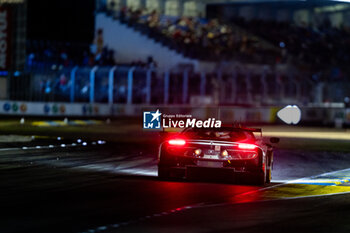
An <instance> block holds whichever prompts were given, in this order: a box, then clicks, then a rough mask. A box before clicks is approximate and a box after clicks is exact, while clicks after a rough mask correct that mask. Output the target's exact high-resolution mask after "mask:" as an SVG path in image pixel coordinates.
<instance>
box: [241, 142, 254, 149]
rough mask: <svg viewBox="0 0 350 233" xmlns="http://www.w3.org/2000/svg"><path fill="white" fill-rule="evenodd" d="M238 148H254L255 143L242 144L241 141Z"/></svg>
mask: <svg viewBox="0 0 350 233" xmlns="http://www.w3.org/2000/svg"><path fill="white" fill-rule="evenodd" d="M238 148H239V149H246V150H253V149H255V148H256V145H254V144H243V143H240V144H238Z"/></svg>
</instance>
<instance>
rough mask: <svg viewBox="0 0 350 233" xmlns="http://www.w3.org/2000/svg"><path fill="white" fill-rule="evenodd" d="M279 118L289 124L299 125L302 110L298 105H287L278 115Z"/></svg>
mask: <svg viewBox="0 0 350 233" xmlns="http://www.w3.org/2000/svg"><path fill="white" fill-rule="evenodd" d="M277 116H278V118H280V119H281V120H282V121H283V122H285V123H287V124H289V125H290V124H294V125H296V124H298V123H299V121H300V119H301V110H300V108H299V107H298V106H296V105H287V106H286V107H284V108H282V109H281V110H279V111H278V113H277Z"/></svg>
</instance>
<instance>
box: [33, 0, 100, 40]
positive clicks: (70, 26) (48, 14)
mask: <svg viewBox="0 0 350 233" xmlns="http://www.w3.org/2000/svg"><path fill="white" fill-rule="evenodd" d="M94 8H95V0H49V1H48V0H28V22H27V37H28V39H30V40H33V39H35V40H55V41H65V42H78V43H90V42H91V41H92V40H93V34H94V10H95V9H94Z"/></svg>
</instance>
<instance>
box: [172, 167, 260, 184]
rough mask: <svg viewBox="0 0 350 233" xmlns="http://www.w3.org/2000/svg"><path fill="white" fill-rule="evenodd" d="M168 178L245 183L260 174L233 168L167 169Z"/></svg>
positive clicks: (257, 171)
mask: <svg viewBox="0 0 350 233" xmlns="http://www.w3.org/2000/svg"><path fill="white" fill-rule="evenodd" d="M168 169H169V172H170V173H169V174H170V177H177V178H187V179H192V180H193V179H195V180H198V179H204V180H223V181H235V182H236V181H237V182H239V181H246V180H247V179H248V180H250V179H254V178H255V177H256V175H257V174H259V173H262V172H263V171H262V170H261V169H250V170H249V171H248V170H246V169H244V168H237V167H236V168H235V167H221V168H215V167H199V166H193V165H189V166H184V167H169V168H168Z"/></svg>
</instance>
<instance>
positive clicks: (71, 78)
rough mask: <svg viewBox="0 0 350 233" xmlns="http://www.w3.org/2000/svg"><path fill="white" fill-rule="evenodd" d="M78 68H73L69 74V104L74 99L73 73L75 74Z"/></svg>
mask: <svg viewBox="0 0 350 233" xmlns="http://www.w3.org/2000/svg"><path fill="white" fill-rule="evenodd" d="M77 69H78V66H76V67H74V68H73V69H72V71H71V72H70V102H71V103H73V102H74V98H75V73H76V72H77Z"/></svg>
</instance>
